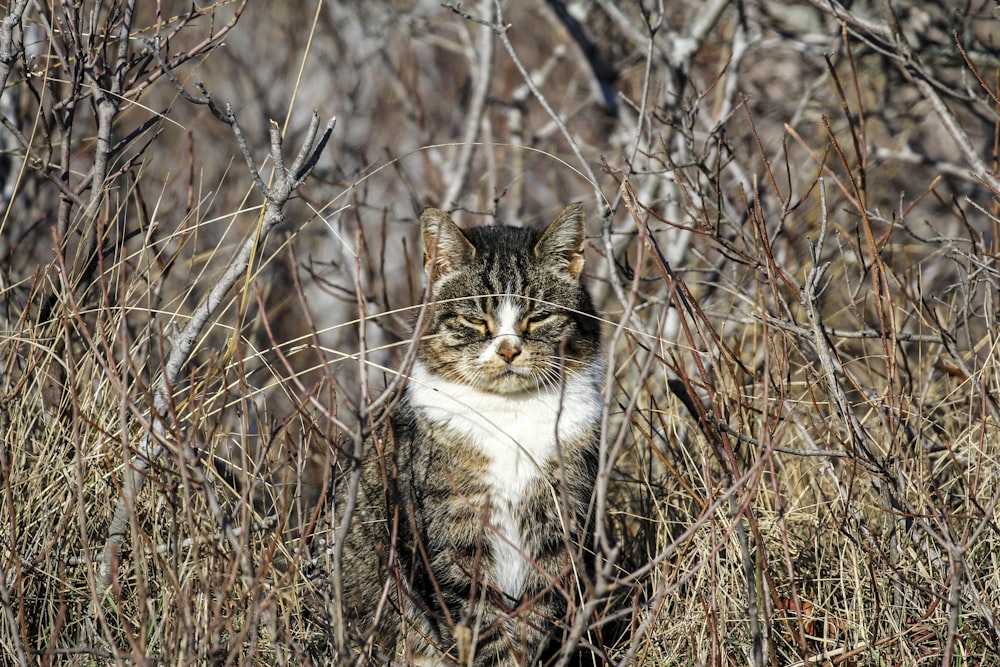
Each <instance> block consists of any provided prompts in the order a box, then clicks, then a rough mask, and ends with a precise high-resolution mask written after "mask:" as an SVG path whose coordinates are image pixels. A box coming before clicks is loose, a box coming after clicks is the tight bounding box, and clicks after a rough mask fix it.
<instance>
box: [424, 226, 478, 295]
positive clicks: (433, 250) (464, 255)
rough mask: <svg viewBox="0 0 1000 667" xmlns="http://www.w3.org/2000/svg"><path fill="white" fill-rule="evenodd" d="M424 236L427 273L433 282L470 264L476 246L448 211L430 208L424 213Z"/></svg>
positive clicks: (425, 270) (425, 268)
mask: <svg viewBox="0 0 1000 667" xmlns="http://www.w3.org/2000/svg"><path fill="white" fill-rule="evenodd" d="M420 231H421V233H422V234H423V239H424V273H426V274H427V277H428V278H430V280H431V282H432V283H433V282H435V281H437V280H438V279H439V278H443V277H444V276H446V275H448V274H449V273H451V272H452V271H454V270H456V269H457V268H459V267H460V266H462V265H464V264H467V263H468V262H469V261H470V260H472V257H473V256H474V255H475V254H476V249H475V247H474V246H473V245H472V243H470V242H469V239H467V238H466V236H465V234H464V233H463V232H462V230H461V229H460V228H459V226H458V225H456V224H455V222H454V221H453V220H452V219H451V218H450V217H448V214H447V213H445V212H444V211H440V210H438V209H436V208H429V209H427V210H425V211H424V212H423V214H422V215H421V216H420Z"/></svg>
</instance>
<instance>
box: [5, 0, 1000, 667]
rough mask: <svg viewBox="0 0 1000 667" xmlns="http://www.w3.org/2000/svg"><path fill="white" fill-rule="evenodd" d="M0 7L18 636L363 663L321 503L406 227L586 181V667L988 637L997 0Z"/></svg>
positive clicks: (8, 568) (366, 404) (84, 654)
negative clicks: (592, 537) (244, 254)
mask: <svg viewBox="0 0 1000 667" xmlns="http://www.w3.org/2000/svg"><path fill="white" fill-rule="evenodd" d="M0 7H2V8H3V9H2V13H3V15H4V17H5V18H4V20H3V23H2V26H0V81H2V82H3V83H4V87H3V89H2V95H0V120H2V122H3V125H4V127H3V128H0V188H2V191H0V204H2V206H3V211H4V212H3V217H2V220H0V364H2V365H0V439H2V445H3V446H2V453H0V481H2V484H0V487H2V488H0V575H2V576H0V610H2V614H0V652H2V653H3V656H4V658H3V660H2V661H3V662H10V663H11V664H34V663H40V664H51V663H57V662H58V663H62V662H70V663H80V664H97V663H100V664H104V663H108V662H111V663H129V664H146V663H163V664H180V663H182V662H194V663H212V664H230V663H232V664H268V665H270V664H325V663H329V662H342V663H344V664H349V663H351V661H352V660H354V658H353V656H352V654H351V653H350V651H349V650H348V648H347V647H346V645H345V644H344V632H342V630H343V629H344V627H345V625H344V620H343V618H342V616H341V614H340V610H339V605H338V602H337V597H336V591H337V590H338V587H337V586H336V585H334V581H335V580H336V578H337V577H338V576H339V571H338V569H337V568H338V567H339V566H338V564H337V563H336V562H335V560H336V559H335V558H334V555H333V552H334V549H333V548H332V546H331V545H332V544H333V543H334V542H335V539H334V537H335V533H336V530H337V526H336V521H335V519H334V517H333V515H332V511H331V510H330V508H329V506H328V503H327V502H326V500H327V498H326V496H327V494H326V490H327V489H328V488H329V485H330V484H331V483H333V481H334V480H333V473H332V472H331V471H332V470H333V466H332V462H333V461H334V460H335V459H336V457H337V456H338V455H339V454H341V453H342V452H341V449H342V447H343V445H342V443H343V442H345V441H347V442H350V441H351V440H352V438H356V437H358V436H359V435H363V434H364V433H365V432H366V429H367V428H369V427H370V426H371V424H372V423H373V420H376V419H377V417H378V415H379V414H381V413H380V411H381V410H382V409H383V408H384V406H385V405H386V404H387V402H388V401H389V395H388V394H383V392H382V388H383V387H385V386H386V385H389V386H390V388H393V387H394V385H393V382H394V379H395V378H396V370H395V369H399V368H401V367H404V368H405V357H406V352H407V350H408V349H410V347H409V346H410V342H411V328H412V324H413V322H414V320H415V318H416V317H417V315H418V311H419V308H418V306H419V304H420V303H421V300H422V297H423V289H424V285H423V280H422V271H421V253H422V250H421V247H420V241H419V237H418V234H417V230H418V222H417V221H418V218H419V214H420V212H421V211H422V210H423V208H425V207H428V206H433V207H437V208H443V209H445V210H448V211H449V212H452V213H453V215H454V217H455V218H456V220H458V221H459V222H460V223H461V224H464V225H472V224H495V223H506V224H518V225H532V226H536V225H542V224H545V223H546V222H548V221H549V220H551V219H552V217H553V216H554V215H555V214H556V213H557V212H558V211H559V210H560V209H561V208H563V206H565V205H566V204H568V203H570V202H574V201H580V202H583V203H584V204H585V205H586V207H587V210H588V212H589V215H590V219H589V223H588V225H589V226H588V234H589V237H590V242H589V246H588V263H587V268H586V276H587V280H588V283H589V284H590V286H591V290H592V292H593V293H594V295H595V299H596V302H597V304H598V308H599V311H600V316H601V318H602V320H603V321H604V323H605V327H606V340H607V360H608V368H609V372H608V375H607V391H606V396H607V405H606V409H607V415H608V418H607V420H606V421H607V429H606V433H605V434H604V437H603V441H602V460H603V461H604V462H605V463H606V467H605V471H606V472H605V473H604V474H603V475H602V477H601V480H600V486H601V489H602V490H603V491H602V493H601V494H599V495H600V496H601V498H602V499H603V500H600V501H599V502H598V503H597V504H596V505H595V514H596V515H597V516H599V517H601V518H602V519H603V520H604V521H605V522H607V524H608V525H609V526H610V527H611V528H612V535H613V540H614V541H615V542H616V543H617V544H618V546H619V549H618V551H617V553H616V554H615V555H614V558H613V559H612V560H613V562H611V564H610V566H609V568H608V571H607V573H605V574H602V575H601V576H598V577H596V578H595V580H593V581H586V582H582V583H581V585H580V590H581V593H580V595H579V600H575V601H574V604H575V605H576V606H575V610H576V617H579V618H582V619H584V620H583V621H581V622H580V623H579V624H578V625H579V631H578V632H577V634H576V635H574V636H575V637H576V638H577V639H578V640H579V643H580V645H581V646H582V647H584V648H585V649H587V650H588V652H589V653H588V655H590V657H589V658H588V660H589V661H590V662H588V664H622V665H624V664H651V665H668V664H671V665H672V664H684V665H688V664H697V665H709V664H711V665H717V664H753V665H764V664H773V665H789V664H795V665H810V664H852V665H854V664H865V665H867V664H879V665H881V664H958V663H959V662H964V663H972V664H989V663H990V661H993V660H995V658H990V657H988V656H991V655H996V654H997V651H998V650H1000V624H998V621H997V613H998V611H1000V574H998V573H1000V568H998V567H997V563H996V553H997V551H998V546H1000V532H998V527H997V519H998V512H997V503H998V501H1000V495H998V494H1000V492H998V490H997V489H998V488H1000V486H998V477H1000V474H998V473H1000V469H998V465H1000V464H998V458H1000V436H998V430H997V428H998V421H1000V403H998V401H1000V381H998V378H1000V374H998V372H997V362H998V350H997V346H998V342H1000V338H998V326H997V325H998V320H997V303H998V296H1000V295H998V285H1000V282H998V279H1000V276H998V271H1000V265H998V253H1000V233H998V232H1000V217H998V203H1000V200H998V197H1000V179H998V160H1000V125H998V111H1000V98H998V89H1000V56H998V53H1000V50H998V41H1000V10H998V8H997V4H996V3H995V2H992V1H991V0H962V1H958V2H956V1H954V0H951V1H945V0H940V1H931V2H928V1H922V2H917V1H911V0H887V1H879V2H867V1H864V0H855V1H854V2H838V1H836V0H797V1H794V2H777V1H775V2H771V1H769V0H760V1H758V2H746V1H743V2H741V1H739V0H705V1H700V0H699V1H694V0H691V1H676V2H672V1H663V2H649V1H641V2H640V1H631V0H629V1H621V2H614V1H610V0H593V1H591V2H561V1H560V2H557V1H550V2H535V1H533V0H528V1H524V2H495V1H485V0H481V1H477V2H466V3H452V4H449V3H443V4H442V3H439V2H429V1H427V2H423V1H420V2H382V1H372V2H335V1H330V0H327V1H323V0H318V1H317V0H312V1H310V2H298V1H291V0H289V1H286V2H277V3H264V2H254V1H253V0H250V1H243V2H239V1H236V0H225V1H219V2H209V1H206V2H198V3H178V2H169V1H166V0H164V1H162V2H157V3H142V2H138V3H137V2H134V0H110V1H106V2H91V1H89V0H85V1H81V2H76V3H65V2H63V3H56V2H44V1H34V2H27V1H19V2H8V3H3V4H0ZM209 100H210V101H211V104H210V103H209ZM213 107H214V108H213ZM314 113H315V114H316V116H317V117H318V120H319V123H320V130H319V135H320V136H322V133H323V130H322V128H323V126H324V124H325V123H326V122H327V121H328V120H330V119H333V118H335V119H336V124H335V126H334V128H333V131H332V133H330V134H329V137H328V141H327V143H325V144H323V145H321V146H317V144H316V142H315V141H313V142H310V141H309V139H310V132H309V128H310V122H311V121H312V118H313V114H314ZM229 114H231V116H230V115H229ZM234 119H235V122H234ZM304 144H305V145H306V154H307V155H315V156H316V158H317V159H316V160H315V162H314V163H313V162H310V163H309V164H308V168H307V169H306V170H303V171H301V172H299V174H294V173H293V175H305V174H306V173H307V174H308V175H307V177H306V178H305V180H304V182H303V183H301V184H297V183H296V187H294V189H293V190H292V192H291V193H290V194H289V195H288V196H285V197H283V198H282V197H276V196H273V193H271V196H265V193H264V191H263V190H262V187H263V188H266V187H269V186H271V185H273V184H275V183H277V182H279V181H280V180H281V174H282V173H283V172H281V171H280V165H278V164H277V163H276V162H275V151H276V149H277V148H280V149H281V150H280V153H279V154H280V155H283V157H284V161H285V164H286V166H287V165H291V164H292V162H293V160H294V159H295V156H296V154H297V153H298V152H299V151H300V149H301V148H302V146H303V145H304ZM248 156H249V160H250V161H252V162H253V165H254V166H253V168H252V169H251V167H250V165H249V164H248ZM258 176H259V180H257V177H258ZM276 212H280V216H279V215H278V214H277V213H276ZM269 216H271V217H269ZM265 220H268V221H270V222H273V223H274V226H273V227H270V226H267V227H266V231H267V233H266V235H264V234H260V233H259V232H260V230H261V229H264V226H263V225H264V221H265ZM247 243H249V244H250V245H249V246H247V247H248V248H249V249H250V251H251V252H250V253H249V258H248V262H249V265H248V266H247V267H246V269H245V270H242V269H240V270H239V271H238V274H239V277H238V278H237V279H236V280H235V284H234V285H233V286H232V288H231V289H227V290H225V294H224V298H223V299H221V300H218V299H215V298H213V297H212V296H211V292H212V289H213V288H214V287H216V286H218V285H221V284H225V281H226V274H227V271H228V270H230V269H231V268H232V267H234V266H235V267H237V268H240V267H239V261H238V260H237V259H235V258H236V257H237V255H238V249H239V248H240V247H241V246H243V245H244V244H247ZM199 307H201V308H203V309H204V312H206V313H207V319H206V322H205V324H204V326H199V327H197V328H196V329H195V330H194V331H193V337H191V338H190V339H189V340H188V342H185V340H186V338H185V336H183V335H180V332H181V331H182V330H184V328H185V327H186V326H188V325H189V323H190V322H192V321H193V316H194V314H195V313H196V312H197V311H198V309H199ZM401 364H402V366H401ZM116 517H119V518H123V519H124V523H120V522H116ZM591 654H592V655H591Z"/></svg>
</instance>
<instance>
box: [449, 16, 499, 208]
mask: <svg viewBox="0 0 1000 667" xmlns="http://www.w3.org/2000/svg"><path fill="white" fill-rule="evenodd" d="M491 4H492V3H491V0H482V3H481V5H480V11H481V12H483V13H484V14H486V15H489V13H490V5H491ZM446 6H448V5H446ZM450 9H451V10H452V11H454V12H458V13H459V14H461V15H462V16H464V17H465V18H467V19H468V20H471V21H473V22H475V23H478V24H479V30H478V31H477V32H478V35H477V39H476V45H477V46H476V48H475V49H474V50H473V49H470V51H471V52H470V53H469V60H470V62H471V61H473V60H474V59H478V62H479V69H478V70H477V71H476V75H475V88H474V89H473V91H472V100H471V104H470V106H469V110H468V112H467V113H466V114H465V129H464V131H463V132H462V143H461V144H460V146H459V149H458V157H457V158H456V159H455V161H454V163H453V165H452V166H451V170H450V173H449V174H448V189H447V190H446V191H445V194H444V197H443V199H442V200H441V204H440V208H441V209H443V210H445V211H448V210H451V209H452V208H453V207H454V206H455V202H457V201H458V198H459V196H460V195H461V193H462V192H463V191H464V190H465V183H466V181H467V180H468V178H469V167H470V166H471V164H472V156H473V154H474V152H475V148H476V138H477V137H478V136H479V132H480V128H481V126H482V122H483V115H484V114H485V113H486V100H487V98H488V96H489V93H490V84H491V83H492V82H493V38H494V33H495V31H496V29H495V27H494V26H493V25H492V24H491V23H490V22H488V21H483V20H479V19H476V18H474V17H472V16H469V15H468V14H465V13H463V12H461V10H459V9H458V8H457V7H454V6H450Z"/></svg>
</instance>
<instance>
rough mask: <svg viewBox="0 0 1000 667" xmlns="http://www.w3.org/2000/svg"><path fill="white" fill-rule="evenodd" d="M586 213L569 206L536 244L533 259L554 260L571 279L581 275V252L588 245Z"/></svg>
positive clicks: (579, 205) (576, 207) (578, 206)
mask: <svg viewBox="0 0 1000 667" xmlns="http://www.w3.org/2000/svg"><path fill="white" fill-rule="evenodd" d="M586 223H587V213H586V211H584V209H583V204H570V205H569V206H567V207H566V208H564V209H563V210H562V211H560V212H559V215H557V216H556V219H555V220H553V221H552V222H551V223H549V226H548V227H547V228H546V229H545V231H544V232H543V233H542V238H540V239H538V243H536V244H535V257H537V258H539V259H549V260H555V262H556V264H557V265H558V266H559V267H560V268H562V269H563V270H565V271H566V273H568V274H569V275H571V276H572V277H573V278H579V277H580V273H581V272H582V271H583V248H584V245H585V244H586V243H587V229H586Z"/></svg>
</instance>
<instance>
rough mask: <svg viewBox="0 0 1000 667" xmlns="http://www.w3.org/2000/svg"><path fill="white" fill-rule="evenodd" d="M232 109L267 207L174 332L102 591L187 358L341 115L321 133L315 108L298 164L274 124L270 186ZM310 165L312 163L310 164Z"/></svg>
mask: <svg viewBox="0 0 1000 667" xmlns="http://www.w3.org/2000/svg"><path fill="white" fill-rule="evenodd" d="M227 113H228V114H229V119H230V122H229V124H230V125H231V126H232V127H233V131H234V133H235V134H236V136H237V140H238V142H239V144H240V150H241V151H242V152H243V154H244V157H246V159H247V163H248V166H249V167H250V172H251V177H252V178H253V180H254V184H255V185H256V186H257V188H258V190H259V191H260V192H261V194H262V195H263V196H264V209H263V212H262V213H261V218H260V222H259V224H258V227H257V230H256V231H255V232H254V233H253V234H251V235H250V236H249V237H248V238H247V239H245V240H244V242H243V244H242V245H241V246H240V248H239V250H237V252H236V254H235V255H234V256H233V257H232V259H231V260H230V261H229V265H228V267H227V268H226V270H225V272H224V273H223V275H222V277H221V278H220V279H219V281H218V282H217V283H216V284H215V285H214V286H213V287H212V290H211V291H210V292H209V293H208V296H206V297H205V299H204V300H203V301H202V302H201V303H200V304H199V305H198V307H197V308H195V310H194V312H193V313H192V314H191V318H190V319H189V320H188V322H187V324H186V325H185V326H184V328H183V329H182V330H181V331H180V332H178V333H177V334H175V335H174V336H172V337H171V340H170V354H169V355H168V357H167V361H166V363H165V364H164V366H163V372H162V373H161V374H160V376H159V378H158V379H157V381H156V387H155V389H154V391H153V414H152V418H151V420H150V427H149V429H148V430H147V432H146V434H145V435H144V436H143V438H142V441H141V443H140V446H139V452H138V456H137V457H136V459H135V461H134V462H133V463H132V465H131V466H126V468H125V480H124V483H123V485H122V496H121V498H119V500H118V504H117V505H116V507H115V511H114V514H113V516H112V518H111V524H110V525H109V527H108V536H107V540H106V541H105V545H104V554H103V556H102V560H101V567H100V571H99V577H98V584H99V586H100V587H101V592H102V594H103V593H104V592H105V591H106V590H107V587H108V585H109V583H110V576H111V563H112V560H113V555H114V552H115V551H117V550H118V548H119V547H120V546H121V544H122V543H123V542H124V539H125V531H126V529H127V528H128V525H129V518H130V516H131V515H132V512H133V510H134V508H135V502H136V498H137V497H138V495H139V492H140V491H141V490H142V486H143V484H144V483H145V481H146V478H147V476H148V474H149V470H150V468H151V466H152V465H153V464H154V463H155V462H156V461H157V460H158V459H159V458H160V456H161V455H162V453H163V446H164V443H165V442H166V426H165V424H164V420H165V419H166V416H167V413H168V410H169V407H170V404H171V388H172V387H173V385H174V384H175V383H176V382H177V379H178V378H179V377H180V372H181V369H182V368H183V366H184V364H185V363H186V362H187V360H188V357H189V356H190V355H191V351H192V350H193V349H194V347H195V344H196V343H197V341H198V339H199V337H200V336H201V334H202V332H203V331H204V329H205V326H206V325H207V324H208V321H209V319H210V318H211V317H212V315H213V314H214V313H215V312H216V310H217V309H218V308H219V306H220V305H221V304H222V303H223V300H224V298H225V296H226V294H227V293H228V292H229V290H230V289H232V287H233V285H234V284H236V281H237V280H239V278H240V277H241V276H242V275H243V274H244V272H245V271H246V270H247V267H248V266H249V265H250V260H251V259H252V257H253V255H254V252H255V251H256V250H257V249H258V248H260V247H261V245H262V243H263V241H264V239H265V238H266V237H267V234H268V232H270V231H271V230H272V229H273V228H274V227H275V226H276V225H278V224H280V223H281V222H283V221H284V219H285V214H284V209H283V207H284V205H285V203H286V202H287V201H288V199H289V198H290V197H291V195H292V193H293V192H294V191H295V189H296V188H297V187H299V186H300V185H301V184H302V182H303V181H304V180H305V178H306V177H307V176H308V172H309V170H310V169H311V168H312V166H314V165H315V164H316V161H317V160H318V159H319V154H320V153H322V151H323V149H324V148H325V146H326V143H327V141H328V140H329V138H330V135H331V134H332V132H333V127H334V123H335V119H331V120H330V122H329V123H328V124H327V126H326V130H325V131H324V132H323V134H322V135H319V117H318V116H317V115H316V114H315V113H313V120H312V122H311V124H310V126H309V131H308V132H307V134H306V139H305V142H304V143H303V145H302V147H301V149H300V150H299V153H298V155H297V156H296V158H295V161H294V162H293V169H292V170H288V169H285V167H284V161H283V159H282V157H281V156H282V148H283V142H282V137H281V134H280V132H278V131H276V130H274V129H272V132H271V157H272V159H273V161H274V164H275V173H274V180H273V183H274V184H273V185H272V186H270V187H268V186H267V185H265V184H264V182H263V180H262V179H261V177H260V174H259V172H258V171H257V168H256V166H255V165H254V162H253V158H252V156H251V155H250V149H249V147H248V146H247V143H246V140H245V138H244V137H243V134H242V132H240V131H239V129H238V128H239V125H238V124H237V123H236V118H235V116H234V115H232V111H231V109H228V107H227ZM306 167H308V169H307V168H306Z"/></svg>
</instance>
